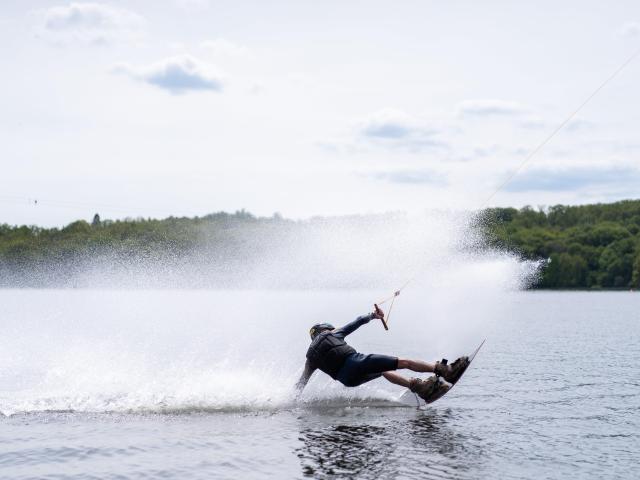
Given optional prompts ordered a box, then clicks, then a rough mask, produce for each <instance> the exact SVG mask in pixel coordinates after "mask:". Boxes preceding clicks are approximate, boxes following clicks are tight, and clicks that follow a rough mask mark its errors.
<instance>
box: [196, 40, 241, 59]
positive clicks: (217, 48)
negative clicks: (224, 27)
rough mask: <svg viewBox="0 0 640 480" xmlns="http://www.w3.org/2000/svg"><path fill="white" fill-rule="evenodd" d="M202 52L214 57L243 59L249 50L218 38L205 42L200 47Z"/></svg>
mask: <svg viewBox="0 0 640 480" xmlns="http://www.w3.org/2000/svg"><path fill="white" fill-rule="evenodd" d="M200 46H201V47H202V48H203V49H204V50H206V51H207V52H208V53H210V54H211V55H213V56H216V57H245V56H247V55H249V49H248V48H247V47H243V46H242V45H238V44H236V43H233V42H230V41H229V40H225V39H224V38H218V39H215V40H207V41H205V42H202V44H201V45H200Z"/></svg>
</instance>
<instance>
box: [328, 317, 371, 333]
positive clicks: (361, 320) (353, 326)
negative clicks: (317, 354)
mask: <svg viewBox="0 0 640 480" xmlns="http://www.w3.org/2000/svg"><path fill="white" fill-rule="evenodd" d="M372 318H376V317H375V314H373V313H368V314H366V315H361V316H359V317H358V318H356V319H355V320H354V321H353V322H350V323H347V324H346V325H345V326H344V327H342V328H338V329H337V330H334V331H333V334H334V335H335V336H337V337H341V338H344V337H346V336H347V335H349V334H350V333H353V332H355V331H356V330H357V329H359V328H360V327H361V326H362V325H365V324H367V323H369V322H370V321H371V319H372Z"/></svg>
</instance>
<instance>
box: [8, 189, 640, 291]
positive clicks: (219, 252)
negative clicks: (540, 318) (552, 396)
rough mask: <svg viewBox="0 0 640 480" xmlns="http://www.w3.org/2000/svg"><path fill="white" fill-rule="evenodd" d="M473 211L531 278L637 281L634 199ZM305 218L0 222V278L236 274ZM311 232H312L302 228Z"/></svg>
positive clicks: (20, 282)
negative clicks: (538, 264)
mask: <svg viewBox="0 0 640 480" xmlns="http://www.w3.org/2000/svg"><path fill="white" fill-rule="evenodd" d="M358 218H360V219H361V220H355V221H356V222H357V221H362V222H363V225H364V223H365V221H366V218H365V217H358ZM476 218H477V220H478V221H477V224H476V228H480V229H481V230H482V232H483V234H484V237H485V239H486V246H487V247H489V248H494V249H501V250H507V251H510V252H513V253H515V254H517V255H519V256H521V257H522V258H525V259H530V260H540V259H543V260H545V266H544V268H543V269H542V272H541V276H540V278H539V281H538V282H537V284H536V285H534V286H533V288H547V289H601V288H607V289H628V288H639V287H640V200H626V201H621V202H616V203H611V204H596V205H582V206H564V205H556V206H553V207H549V208H538V209H533V208H531V207H524V208H521V209H515V208H492V209H487V210H484V211H483V212H480V213H479V214H478V216H477V217H476ZM324 221H325V220H324V219H315V224H316V227H317V228H322V222H324ZM335 221H339V220H334V222H335ZM349 221H350V222H352V223H353V221H354V219H350V220H349ZM356 227H357V224H356ZM305 228H307V229H309V224H308V223H306V224H305V223H304V222H295V221H292V220H287V219H284V218H282V217H281V216H279V215H274V216H273V217H256V216H254V215H251V214H250V213H248V212H246V211H244V210H242V211H238V212H236V213H233V214H230V213H224V212H219V213H214V214H210V215H206V216H203V217H195V218H176V217H169V218H166V219H162V220H156V219H135V220H134V219H128V220H116V221H111V220H101V219H100V217H99V215H97V214H96V215H95V216H94V218H93V221H92V222H86V221H84V220H79V221H76V222H73V223H71V224H69V225H67V226H66V227H64V228H42V227H37V226H24V225H23V226H10V225H7V224H0V286H52V285H64V278H63V277H64V276H63V277H61V274H60V272H66V273H67V274H68V275H67V276H68V277H69V278H71V277H72V276H73V274H74V272H76V273H77V272H80V271H86V270H87V265H91V262H92V261H94V260H95V259H96V258H103V259H107V262H106V263H108V264H117V263H120V264H122V265H124V264H127V265H128V264H132V263H136V262H142V263H144V262H147V263H155V264H157V265H165V266H166V265H170V266H174V267H183V268H184V270H185V271H188V272H190V271H192V270H193V269H197V268H198V266H199V265H201V264H202V263H203V262H210V263H211V262H216V261H218V264H220V265H222V264H224V265H225V266H226V267H225V268H226V270H225V271H222V272H218V273H217V274H218V275H227V277H229V278H231V277H233V275H236V276H241V275H243V274H241V273H240V272H241V271H246V266H247V265H248V264H251V263H254V264H256V265H257V264H259V263H260V262H263V261H264V260H265V259H266V258H268V257H269V255H270V254H271V253H273V251H274V250H275V249H277V248H281V244H282V239H283V238H293V237H297V236H299V234H300V233H301V232H303V231H304V229H305ZM308 233H309V232H308ZM314 235H315V233H313V232H311V233H310V234H309V238H312V237H313V236H314ZM185 259H188V260H185ZM106 263H105V262H104V261H103V262H102V263H101V268H104V266H105V264H106ZM241 267H242V268H241ZM242 269H244V270H242Z"/></svg>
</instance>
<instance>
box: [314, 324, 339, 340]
mask: <svg viewBox="0 0 640 480" xmlns="http://www.w3.org/2000/svg"><path fill="white" fill-rule="evenodd" d="M334 328H336V327H334V326H333V325H331V324H330V323H316V324H315V325H314V326H313V327H311V330H309V335H311V340H313V339H314V338H316V335H318V334H319V333H320V332H322V331H324V330H333V329H334Z"/></svg>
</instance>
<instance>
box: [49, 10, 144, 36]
mask: <svg viewBox="0 0 640 480" xmlns="http://www.w3.org/2000/svg"><path fill="white" fill-rule="evenodd" d="M144 25H145V21H144V19H143V18H142V17H141V16H140V15H138V14H137V13H134V12H132V11H130V10H125V9H123V8H117V7H112V6H110V5H106V4H101V3H70V4H68V5H63V6H56V7H51V8H49V9H48V10H46V11H45V12H44V15H43V18H42V25H41V27H40V28H39V29H38V33H39V35H40V36H42V37H43V38H45V39H46V40H49V41H51V42H53V43H61V44H66V43H76V42H77V43H85V44H92V45H103V44H109V43H114V42H120V41H125V42H128V41H134V40H137V39H139V38H140V37H141V35H142V31H143V28H144Z"/></svg>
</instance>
